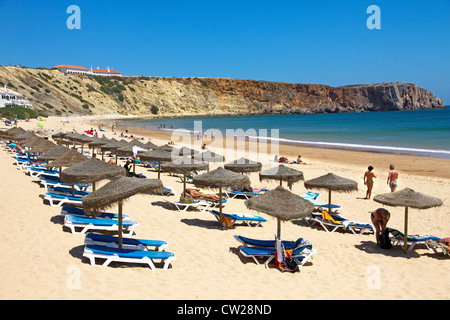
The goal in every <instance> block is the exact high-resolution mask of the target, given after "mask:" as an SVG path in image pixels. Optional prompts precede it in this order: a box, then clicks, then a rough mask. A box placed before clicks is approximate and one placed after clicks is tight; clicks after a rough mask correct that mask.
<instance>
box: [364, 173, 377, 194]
mask: <svg viewBox="0 0 450 320" xmlns="http://www.w3.org/2000/svg"><path fill="white" fill-rule="evenodd" d="M372 170H373V167H372V166H369V168H368V171H366V173H365V174H364V184H365V185H366V186H367V192H366V197H365V198H364V199H370V196H371V195H372V188H373V179H374V178H376V177H377V176H376V175H375V173H373V172H372Z"/></svg>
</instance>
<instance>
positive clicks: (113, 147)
mask: <svg viewBox="0 0 450 320" xmlns="http://www.w3.org/2000/svg"><path fill="white" fill-rule="evenodd" d="M126 143H127V142H126V141H124V140H119V141H111V142H110V143H108V144H104V145H101V146H100V149H101V150H102V160H103V154H104V152H105V151H110V152H113V153H116V164H117V152H116V151H117V149H119V148H121V147H124V146H125V145H126Z"/></svg>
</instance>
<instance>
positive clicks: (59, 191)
mask: <svg viewBox="0 0 450 320" xmlns="http://www.w3.org/2000/svg"><path fill="white" fill-rule="evenodd" d="M48 192H49V193H54V194H61V195H68V196H71V195H72V189H69V188H63V187H50V188H48ZM73 193H74V196H75V197H84V196H85V195H88V194H89V193H91V192H90V191H81V190H75V188H74V190H73Z"/></svg>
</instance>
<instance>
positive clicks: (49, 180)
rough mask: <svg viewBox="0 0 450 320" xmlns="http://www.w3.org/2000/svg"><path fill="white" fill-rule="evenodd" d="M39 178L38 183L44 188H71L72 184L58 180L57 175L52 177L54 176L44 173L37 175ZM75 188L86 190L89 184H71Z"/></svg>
mask: <svg viewBox="0 0 450 320" xmlns="http://www.w3.org/2000/svg"><path fill="white" fill-rule="evenodd" d="M39 179H40V181H41V182H40V183H41V185H43V186H44V188H47V189H48V188H49V187H56V188H66V189H72V185H71V184H68V183H64V182H62V181H61V180H59V177H54V176H46V175H45V174H41V175H40V176H39ZM73 187H74V189H75V190H82V191H86V190H87V189H88V188H89V187H90V185H89V184H82V183H80V184H74V185H73Z"/></svg>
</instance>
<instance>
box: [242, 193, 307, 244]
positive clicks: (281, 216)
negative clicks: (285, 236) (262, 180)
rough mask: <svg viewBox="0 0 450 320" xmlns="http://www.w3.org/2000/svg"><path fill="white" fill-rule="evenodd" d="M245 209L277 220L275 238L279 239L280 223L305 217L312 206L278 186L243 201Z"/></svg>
mask: <svg viewBox="0 0 450 320" xmlns="http://www.w3.org/2000/svg"><path fill="white" fill-rule="evenodd" d="M245 205H246V206H247V208H249V209H252V210H256V211H260V212H264V213H267V214H268V215H270V216H272V217H275V218H277V221H278V222H277V236H278V238H281V221H289V220H293V219H299V218H303V217H307V216H309V215H310V214H311V212H312V211H313V210H314V205H313V204H312V203H311V202H310V201H308V200H306V199H303V198H302V197H299V196H297V195H295V194H293V193H292V192H290V191H288V190H286V189H284V188H283V187H282V186H278V187H276V188H275V189H273V190H270V191H268V192H266V193H264V194H262V195H260V196H257V197H253V198H251V199H249V200H246V201H245Z"/></svg>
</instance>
